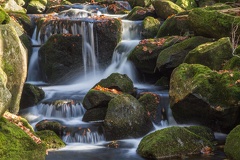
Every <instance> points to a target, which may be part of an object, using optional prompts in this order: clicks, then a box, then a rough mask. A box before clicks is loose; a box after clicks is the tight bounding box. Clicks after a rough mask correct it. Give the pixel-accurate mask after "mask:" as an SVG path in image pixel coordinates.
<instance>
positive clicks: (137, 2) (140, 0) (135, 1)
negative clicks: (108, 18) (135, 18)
mask: <svg viewBox="0 0 240 160" xmlns="http://www.w3.org/2000/svg"><path fill="white" fill-rule="evenodd" d="M127 1H128V2H129V4H130V5H131V6H132V8H134V7H136V6H141V7H148V6H150V5H151V0H127Z"/></svg>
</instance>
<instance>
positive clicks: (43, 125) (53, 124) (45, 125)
mask: <svg viewBox="0 0 240 160" xmlns="http://www.w3.org/2000/svg"><path fill="white" fill-rule="evenodd" d="M35 127H36V130H37V131H44V130H51V131H53V132H55V133H56V134H57V135H58V136H59V137H61V136H62V132H63V126H62V124H61V123H59V122H57V121H53V120H42V121H40V122H38V123H37V124H36V126H35Z"/></svg>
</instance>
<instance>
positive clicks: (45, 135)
mask: <svg viewBox="0 0 240 160" xmlns="http://www.w3.org/2000/svg"><path fill="white" fill-rule="evenodd" d="M36 134H37V135H38V136H39V137H40V138H41V140H42V142H43V143H44V144H45V145H46V146H47V149H59V148H62V147H65V143H64V142H63V141H62V139H61V138H60V137H58V136H57V134H56V133H55V132H53V131H51V130H43V131H38V132H36Z"/></svg>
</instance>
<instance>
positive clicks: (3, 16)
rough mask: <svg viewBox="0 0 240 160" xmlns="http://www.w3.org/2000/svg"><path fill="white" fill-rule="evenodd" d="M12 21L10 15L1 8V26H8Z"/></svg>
mask: <svg viewBox="0 0 240 160" xmlns="http://www.w3.org/2000/svg"><path fill="white" fill-rule="evenodd" d="M9 21H10V17H9V15H8V14H7V13H6V12H5V11H4V9H3V8H2V7H1V6H0V24H7V23H9Z"/></svg>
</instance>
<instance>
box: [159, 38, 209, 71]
mask: <svg viewBox="0 0 240 160" xmlns="http://www.w3.org/2000/svg"><path fill="white" fill-rule="evenodd" d="M210 41H212V39H209V38H205V37H201V36H197V37H191V38H188V39H186V40H184V41H182V42H179V43H177V44H174V45H172V46H171V47H168V48H166V49H164V50H163V51H161V52H160V53H159V55H158V58H157V63H156V68H157V69H158V70H159V71H160V72H161V73H164V74H168V75H170V74H171V73H172V70H173V69H174V68H176V67H177V66H179V65H180V64H181V63H183V61H184V59H185V57H186V55H187V54H188V52H189V51H191V50H192V49H194V48H195V47H197V46H199V45H200V44H203V43H206V42H210Z"/></svg>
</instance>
